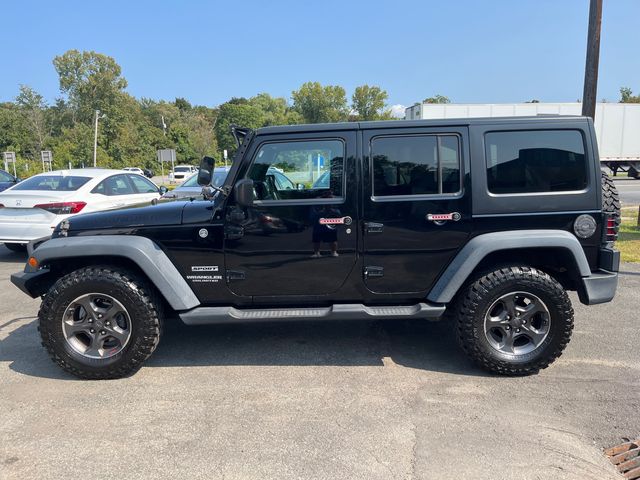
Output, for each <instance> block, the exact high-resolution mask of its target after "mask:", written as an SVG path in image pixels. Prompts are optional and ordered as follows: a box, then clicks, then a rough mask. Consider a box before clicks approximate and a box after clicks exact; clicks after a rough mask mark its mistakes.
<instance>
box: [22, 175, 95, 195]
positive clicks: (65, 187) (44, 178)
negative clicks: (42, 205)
mask: <svg viewBox="0 0 640 480" xmlns="http://www.w3.org/2000/svg"><path fill="white" fill-rule="evenodd" d="M89 180H91V177H76V176H70V175H36V176H34V177H31V178H27V179H26V180H24V181H22V182H21V183H19V184H17V185H16V186H15V187H13V189H14V190H53V191H56V192H74V191H76V190H78V189H79V188H80V187H81V186H82V185H84V184H85V183H87V182H88V181H89Z"/></svg>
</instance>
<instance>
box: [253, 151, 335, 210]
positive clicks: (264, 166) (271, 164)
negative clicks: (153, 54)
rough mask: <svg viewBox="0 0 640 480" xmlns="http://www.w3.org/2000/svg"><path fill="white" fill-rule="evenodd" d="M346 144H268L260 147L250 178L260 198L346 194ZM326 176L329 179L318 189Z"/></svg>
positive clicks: (311, 197)
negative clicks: (318, 181)
mask: <svg viewBox="0 0 640 480" xmlns="http://www.w3.org/2000/svg"><path fill="white" fill-rule="evenodd" d="M344 155H345V153H344V143H343V142H342V141H341V140H307V141H298V142H277V143H276V142H273V143H265V144H263V145H262V146H261V147H260V149H259V150H258V152H257V154H256V156H255V158H254V161H253V164H252V165H251V168H250V169H249V172H248V174H247V178H250V179H251V180H253V182H254V188H255V192H256V199H257V200H309V199H315V198H324V199H328V198H341V197H342V196H343V195H344V192H343V188H344V185H343V184H344V181H343V169H344ZM323 175H327V177H328V178H327V181H326V182H324V185H323V186H322V187H320V188H318V186H317V184H316V182H317V180H318V179H319V178H321V177H322V176H323Z"/></svg>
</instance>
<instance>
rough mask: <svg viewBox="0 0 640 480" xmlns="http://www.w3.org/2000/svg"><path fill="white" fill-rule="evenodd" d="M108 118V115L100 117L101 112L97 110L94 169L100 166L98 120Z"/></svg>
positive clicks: (94, 136) (94, 137)
mask: <svg viewBox="0 0 640 480" xmlns="http://www.w3.org/2000/svg"><path fill="white" fill-rule="evenodd" d="M104 117H106V115H104V114H103V115H100V110H96V126H95V132H94V135H93V168H96V167H97V166H98V120H100V119H101V118H104Z"/></svg>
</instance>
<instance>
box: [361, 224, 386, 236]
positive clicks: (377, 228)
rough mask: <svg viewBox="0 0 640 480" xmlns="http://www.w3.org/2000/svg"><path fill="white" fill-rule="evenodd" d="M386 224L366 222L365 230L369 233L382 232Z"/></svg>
mask: <svg viewBox="0 0 640 480" xmlns="http://www.w3.org/2000/svg"><path fill="white" fill-rule="evenodd" d="M383 228H384V224H382V223H376V222H365V224H364V231H365V232H367V233H382V229H383Z"/></svg>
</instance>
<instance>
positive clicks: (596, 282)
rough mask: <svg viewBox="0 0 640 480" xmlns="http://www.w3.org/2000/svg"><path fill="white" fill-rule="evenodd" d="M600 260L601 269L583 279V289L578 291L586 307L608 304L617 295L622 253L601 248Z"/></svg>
mask: <svg viewBox="0 0 640 480" xmlns="http://www.w3.org/2000/svg"><path fill="white" fill-rule="evenodd" d="M599 258H600V261H599V267H600V268H599V269H598V270H597V271H595V272H593V273H592V274H591V275H589V276H588V277H582V288H581V289H579V290H578V296H579V297H580V301H581V302H582V303H584V304H585V305H597V304H599V303H607V302H610V301H611V300H613V297H615V295H616V289H617V288H618V269H619V268H620V252H618V251H617V250H614V249H613V248H601V249H600V257H599Z"/></svg>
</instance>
